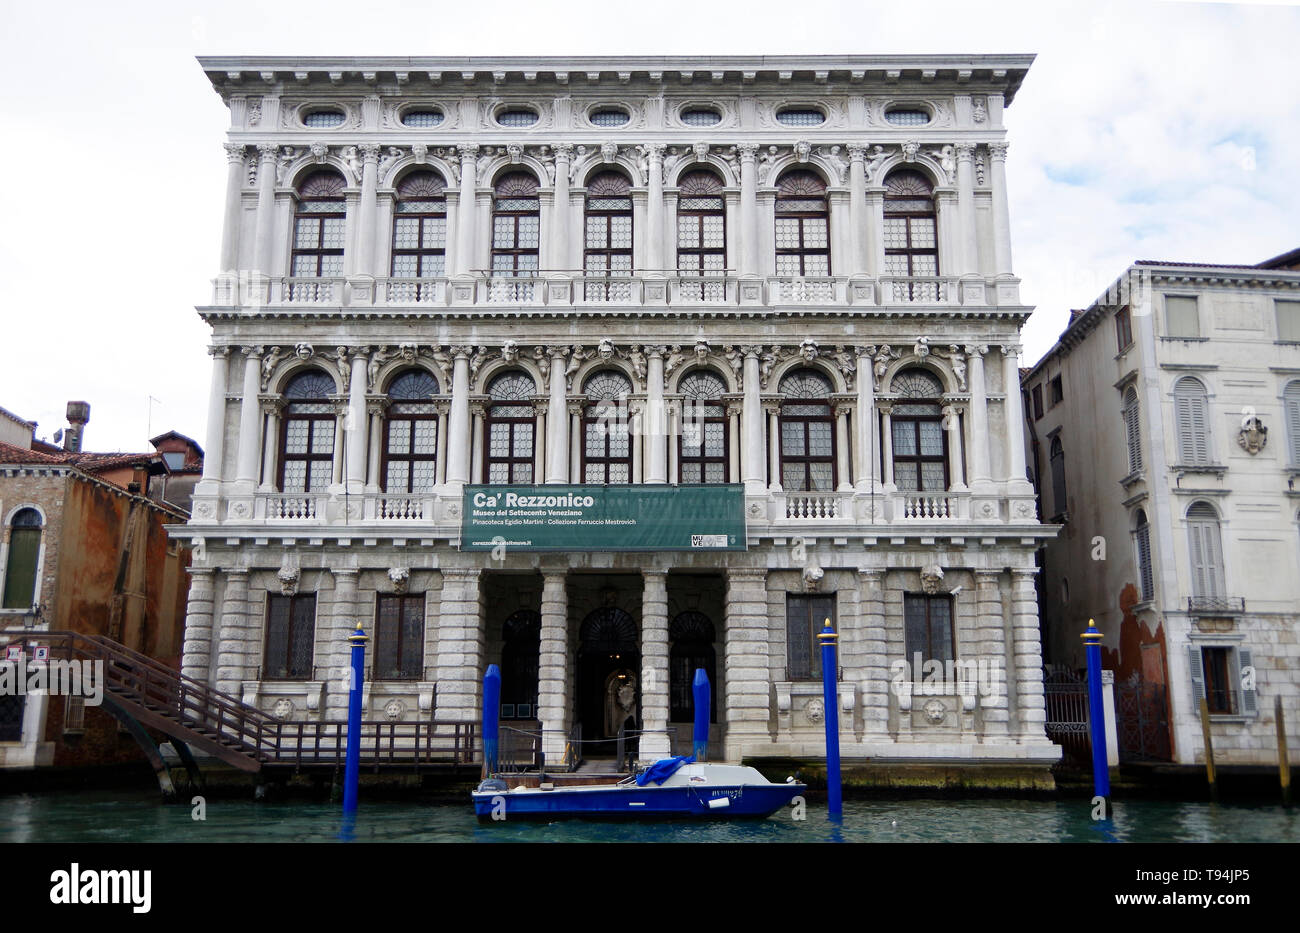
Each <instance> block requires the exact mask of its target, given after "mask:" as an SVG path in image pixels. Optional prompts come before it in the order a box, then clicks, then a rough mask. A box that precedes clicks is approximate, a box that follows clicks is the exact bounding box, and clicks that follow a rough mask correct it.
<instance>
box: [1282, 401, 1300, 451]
mask: <svg viewBox="0 0 1300 933" xmlns="http://www.w3.org/2000/svg"><path fill="white" fill-rule="evenodd" d="M1282 408H1283V411H1284V416H1285V420H1286V437H1287V441H1288V442H1289V443H1290V448H1289V449H1290V451H1291V466H1293V467H1300V379H1293V380H1292V381H1291V382H1288V383H1287V386H1286V389H1285V390H1284V391H1283V392H1282Z"/></svg>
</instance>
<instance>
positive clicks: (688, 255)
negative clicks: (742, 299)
mask: <svg viewBox="0 0 1300 933" xmlns="http://www.w3.org/2000/svg"><path fill="white" fill-rule="evenodd" d="M722 194H723V184H722V179H721V178H719V177H718V176H717V175H716V174H715V173H713V172H711V171H709V170H708V169H693V170H691V171H689V172H687V173H685V174H684V175H682V177H681V178H680V179H678V182H677V274H678V275H679V276H681V278H682V279H683V281H682V283H681V289H682V294H683V297H688V298H690V299H692V300H695V301H721V300H722V299H723V298H725V297H726V282H724V281H723V280H722V276H723V275H725V274H726V269H727V215H726V210H725V208H724V205H723V201H722ZM692 278H695V279H706V278H707V279H709V281H694V282H691V281H689V279H692Z"/></svg>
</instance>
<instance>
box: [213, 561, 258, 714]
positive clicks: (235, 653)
mask: <svg viewBox="0 0 1300 933" xmlns="http://www.w3.org/2000/svg"><path fill="white" fill-rule="evenodd" d="M222 573H223V574H224V575H225V578H226V590H225V593H224V594H223V595H222V599H221V623H220V628H219V631H218V637H217V690H219V691H220V692H221V693H224V694H227V695H228V696H232V697H235V698H236V699H239V698H240V685H241V684H242V682H243V680H244V678H245V677H246V676H247V673H248V672H247V670H246V669H245V665H246V664H247V663H248V662H247V659H246V658H245V656H244V648H245V645H244V638H245V632H244V629H245V628H246V626H247V619H248V569H247V568H245V567H230V568H228V569H226V570H223V571H222ZM205 679H206V678H205Z"/></svg>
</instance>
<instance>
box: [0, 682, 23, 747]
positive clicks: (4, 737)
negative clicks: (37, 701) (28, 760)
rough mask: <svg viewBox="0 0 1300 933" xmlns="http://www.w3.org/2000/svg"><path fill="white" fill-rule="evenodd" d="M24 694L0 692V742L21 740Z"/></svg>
mask: <svg viewBox="0 0 1300 933" xmlns="http://www.w3.org/2000/svg"><path fill="white" fill-rule="evenodd" d="M26 707H27V695H26V694H17V695H15V694H12V693H11V694H0V742H21V741H22V740H23V712H24V710H25V709H26Z"/></svg>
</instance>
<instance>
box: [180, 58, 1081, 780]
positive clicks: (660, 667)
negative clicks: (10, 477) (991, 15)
mask: <svg viewBox="0 0 1300 933" xmlns="http://www.w3.org/2000/svg"><path fill="white" fill-rule="evenodd" d="M1031 61H1032V57H1031V56H999V55H993V56H851V57H816V56H813V57H797V58H796V57H790V58H783V57H775V58H773V57H766V58H728V57H719V58H709V59H700V58H608V59H556V58H517V59H499V60H491V59H474V60H470V59H436V60H435V59H415V58H387V59H362V58H339V59H299V58H204V59H201V64H202V66H203V68H204V70H205V72H206V73H207V75H208V77H209V79H210V80H211V82H212V84H213V86H214V88H215V89H216V90H217V91H218V93H220V95H221V97H222V100H223V101H224V102H225V103H226V104H227V105H228V107H229V110H230V116H231V123H230V128H229V132H228V135H227V140H226V143H225V149H226V154H227V160H228V161H227V199H226V210H225V228H224V233H223V237H222V250H221V257H220V266H219V270H218V275H217V277H216V280H215V289H214V295H213V300H212V303H211V304H209V305H207V306H204V307H201V308H199V313H200V314H201V316H202V317H203V319H204V320H205V321H206V322H207V323H208V324H209V325H210V326H211V327H212V333H213V345H212V348H211V352H212V355H213V359H214V364H213V370H212V377H211V380H212V381H211V394H210V409H209V427H208V434H207V438H206V442H205V446H206V449H207V459H206V461H205V472H204V475H203V480H202V481H201V482H200V484H199V486H198V488H197V489H196V491H195V495H194V516H193V519H192V521H191V522H190V524H189V525H188V526H187V527H186V528H185V529H184V530H183V531H181V530H179V529H178V530H177V532H176V533H177V534H183V535H184V536H185V537H186V538H187V539H189V540H192V541H193V542H195V543H196V547H197V546H198V545H199V544H201V545H202V556H201V557H196V560H195V563H194V566H193V567H192V568H191V573H192V574H193V588H192V591H191V596H190V604H189V617H188V622H187V627H186V642H185V659H184V670H185V672H186V673H187V674H189V675H191V676H194V677H197V678H200V679H202V680H205V681H207V682H209V683H211V684H213V685H215V686H216V687H218V688H219V689H221V690H222V691H225V692H227V693H231V694H234V695H237V696H240V697H242V698H243V699H244V700H245V701H247V702H249V703H254V704H256V705H258V706H260V707H262V708H264V709H266V710H268V711H271V712H273V713H275V714H276V715H279V716H282V717H288V718H320V717H324V718H329V719H340V718H342V717H343V715H344V709H345V703H346V695H345V694H344V693H343V692H342V690H341V689H340V687H339V683H340V677H339V673H340V671H341V669H342V668H343V666H344V665H345V663H346V653H347V643H346V636H347V634H348V633H349V632H350V630H351V629H352V627H353V626H354V625H355V623H356V622H357V621H361V622H363V623H364V624H365V626H366V627H367V629H368V630H369V631H371V634H372V635H373V636H374V640H373V641H372V644H371V652H370V654H369V656H368V658H369V663H371V664H372V665H373V666H372V669H371V671H370V673H369V675H368V679H367V694H366V704H367V714H366V715H367V716H368V717H370V718H385V717H386V718H390V719H396V720H410V719H413V718H421V719H427V718H428V717H430V716H433V717H435V718H437V719H439V720H460V721H477V720H478V719H479V717H480V710H479V695H480V681H481V678H482V676H483V673H484V670H485V668H486V667H487V665H488V664H493V663H495V664H500V665H502V668H503V677H504V685H503V706H502V715H503V717H505V718H507V719H511V720H514V722H512V723H510V724H511V725H514V726H518V727H520V728H522V729H526V730H531V731H540V732H541V733H542V735H543V736H544V740H543V747H544V750H545V753H546V756H547V761H548V762H550V763H552V764H555V763H558V762H560V761H561V760H562V759H563V757H564V755H565V749H566V746H567V745H569V743H570V741H571V740H572V739H576V738H577V737H578V735H579V731H580V732H581V735H582V737H583V738H584V739H585V740H588V741H590V740H603V739H607V738H609V737H610V736H612V735H613V734H614V732H615V731H616V730H617V727H618V723H619V722H626V723H628V724H629V726H630V725H635V726H636V727H637V730H641V731H643V732H644V735H643V736H642V739H641V743H640V752H641V754H642V757H651V756H654V755H660V754H663V753H665V752H667V751H668V750H669V742H670V738H669V734H668V729H669V728H670V727H673V728H676V729H677V730H678V734H677V746H676V747H677V748H681V747H689V719H690V700H689V697H690V678H691V674H692V672H693V670H694V669H695V668H696V667H704V668H705V669H707V670H708V671H709V674H710V677H711V679H712V683H713V686H714V696H715V705H716V709H715V718H716V722H717V726H716V729H715V732H714V739H715V745H716V751H715V754H718V755H721V756H725V757H726V758H729V759H737V758H740V757H742V756H745V757H762V756H784V755H794V756H819V755H821V754H823V734H822V719H823V716H824V715H825V711H824V709H823V708H822V699H821V686H820V682H819V679H818V678H819V676H820V675H819V670H818V665H819V661H818V658H817V653H816V644H815V639H814V632H815V630H816V629H817V628H819V627H820V624H821V621H822V620H823V619H824V618H826V617H830V618H832V619H833V620H834V621H835V623H836V627H837V629H838V631H839V632H840V634H841V649H842V653H841V666H842V678H841V684H840V699H839V702H840V706H841V722H842V728H843V739H842V741H843V747H844V753H845V755H846V756H848V757H850V758H866V757H875V758H880V757H884V758H889V759H901V760H905V761H920V762H934V761H937V760H942V761H945V762H956V763H957V764H959V765H960V764H962V763H966V764H970V763H991V764H992V763H996V764H1009V765H1013V766H1016V767H1019V768H1021V769H1023V770H1024V771H1025V772H1027V773H1028V772H1032V774H1034V775H1037V776H1039V777H1041V776H1042V775H1045V773H1046V768H1047V766H1048V765H1050V763H1051V762H1053V761H1054V760H1056V759H1057V758H1058V757H1059V749H1058V748H1057V747H1056V746H1054V745H1052V744H1051V743H1049V742H1048V741H1047V739H1046V737H1045V734H1044V731H1043V718H1044V705H1043V686H1042V671H1041V659H1040V652H1039V642H1038V616H1037V607H1036V604H1035V600H1034V574H1035V568H1034V552H1035V550H1036V549H1037V548H1038V547H1039V546H1040V544H1041V542H1042V540H1043V539H1044V538H1045V537H1047V536H1048V535H1049V534H1050V531H1049V530H1047V529H1044V527H1043V526H1041V525H1040V524H1039V522H1038V521H1037V519H1036V516H1035V507H1034V498H1033V490H1032V488H1031V486H1030V483H1029V482H1028V480H1027V479H1026V471H1025V462H1024V442H1023V437H1022V431H1023V417H1022V413H1021V411H1020V395H1019V391H1018V358H1019V352H1020V346H1019V332H1020V327H1021V325H1022V324H1023V322H1024V321H1025V319H1026V318H1027V317H1028V315H1029V313H1030V310H1031V309H1030V308H1029V307H1027V306H1025V305H1024V304H1022V303H1021V300H1020V297H1019V289H1018V280H1017V279H1016V278H1015V276H1014V274H1013V272H1012V267H1011V250H1010V233H1009V231H1010V226H1009V220H1008V216H1007V190H1006V184H1007V183H1006V177H1005V170H1004V169H1005V158H1006V151H1007V148H1006V147H1007V143H1006V139H1005V137H1006V132H1005V128H1004V125H1003V109H1004V107H1005V106H1006V105H1008V104H1009V103H1010V102H1011V100H1012V98H1013V97H1014V95H1015V93H1016V90H1017V88H1018V87H1019V86H1020V83H1021V81H1022V80H1023V78H1024V76H1025V73H1026V70H1027V69H1028V67H1029V65H1030V62H1031ZM534 483H536V484H542V485H543V486H545V487H547V488H549V489H550V491H551V492H553V493H555V494H557V495H565V496H568V495H575V494H576V495H578V496H580V497H582V496H588V495H590V496H592V498H593V501H594V499H595V498H596V497H597V496H605V495H606V494H607V493H608V492H609V490H611V489H613V490H615V492H617V490H616V489H615V487H620V486H621V485H622V484H630V485H631V486H633V487H635V488H637V489H642V488H643V489H650V490H664V491H666V492H665V493H664V494H659V493H655V495H658V496H659V498H653V496H651V495H650V494H647V497H646V498H645V499H644V500H643V501H645V502H650V501H652V499H653V501H654V502H658V503H660V504H662V507H663V508H664V509H666V510H669V511H671V509H672V508H674V507H675V506H674V502H678V503H680V502H681V501H684V497H687V496H703V497H704V498H702V499H700V500H698V501H700V502H702V503H706V504H709V505H710V507H712V506H717V507H718V508H719V509H723V510H728V509H732V508H733V505H734V513H729V514H733V517H734V519H735V520H736V521H737V522H743V526H742V533H741V534H739V535H735V536H732V537H733V538H735V540H732V541H730V542H728V536H727V535H720V536H713V535H699V536H696V542H695V546H694V548H691V547H690V546H687V547H686V549H681V550H679V549H671V548H668V547H658V548H656V547H649V549H646V550H637V548H638V547H640V546H644V542H645V540H647V539H643V538H640V537H638V535H640V534H641V532H639V531H638V532H636V533H635V534H631V533H630V534H629V537H628V538H627V540H626V542H625V543H622V544H621V545H620V546H613V547H605V546H602V547H599V548H596V547H581V546H578V547H573V546H569V547H566V548H564V549H561V550H557V551H548V552H542V551H537V550H533V549H532V548H531V546H528V545H524V546H516V545H514V544H509V545H505V546H503V547H502V548H501V552H500V553H495V552H488V551H482V552H476V551H473V550H471V549H470V545H471V544H472V542H470V541H467V540H463V539H462V528H463V523H464V522H468V521H470V520H471V518H473V516H472V515H471V514H467V513H466V508H467V505H466V503H467V497H466V489H467V488H471V487H474V486H475V485H476V484H482V485H484V486H487V487H500V489H502V490H512V489H513V490H516V491H523V492H529V491H530V484H534ZM691 484H702V486H703V488H704V492H702V493H701V492H699V491H698V489H699V488H700V487H694V488H692V489H688V487H689V486H690V485H691ZM673 489H679V490H681V492H680V496H681V497H683V498H678V499H674V496H677V495H678V494H677V493H673V492H671V490H673ZM545 491H546V489H543V490H542V492H545ZM609 494H613V493H609ZM620 494H621V493H620ZM469 501H471V505H470V511H471V512H473V511H475V509H474V508H473V504H472V500H469ZM602 501H603V500H602ZM657 508H658V506H654V507H652V506H649V505H646V506H643V507H642V511H641V512H640V513H638V514H633V515H632V516H631V517H630V518H629V519H628V520H629V521H638V522H641V527H648V528H650V529H651V530H652V531H653V530H654V529H655V519H656V517H659V516H660V513H659V512H657V511H656V509H657ZM667 514H668V512H664V513H663V515H665V516H666V515H667ZM701 514H702V513H701ZM715 538H716V539H717V540H715ZM916 658H919V659H920V660H923V661H924V660H929V661H938V662H940V663H941V664H942V662H944V661H956V660H961V661H968V662H971V663H972V664H975V663H979V664H981V665H982V666H981V667H980V670H981V671H985V672H987V673H988V674H989V677H990V678H992V679H994V680H996V683H995V684H992V685H991V688H990V689H989V690H988V691H987V693H986V694H984V695H977V694H975V693H972V692H971V691H973V690H974V678H973V676H972V677H971V679H970V682H971V690H963V689H959V688H958V687H957V686H956V685H955V684H953V683H952V682H951V678H950V679H949V682H947V684H946V685H937V686H935V685H932V686H934V690H933V694H934V695H928V694H923V691H922V690H921V688H920V686H919V685H918V686H917V687H916V689H915V690H913V689H912V683H913V679H914V676H915V679H916V680H918V681H919V680H920V679H921V677H920V673H921V672H920V671H919V670H918V671H917V672H915V675H913V673H912V672H911V671H910V669H909V672H908V673H905V674H904V673H900V672H899V669H898V668H897V667H895V665H896V664H902V663H909V664H910V663H911V662H912V660H913V659H916ZM948 673H949V674H951V673H952V672H951V670H949V672H948ZM892 681H898V683H897V684H894V683H892ZM628 686H631V687H632V688H633V689H632V691H631V693H630V696H629V695H628V694H627V692H626V691H624V692H623V693H620V687H623V688H626V687H628ZM914 694H915V695H914ZM619 697H623V698H624V699H623V700H620V699H618V698H619ZM624 701H626V705H624V706H622V707H618V706H614V705H611V704H613V703H622V702H624ZM620 710H621V712H620ZM628 717H630V718H628ZM598 750H599V749H598ZM588 751H589V752H591V751H592V749H591V748H588Z"/></svg>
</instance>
